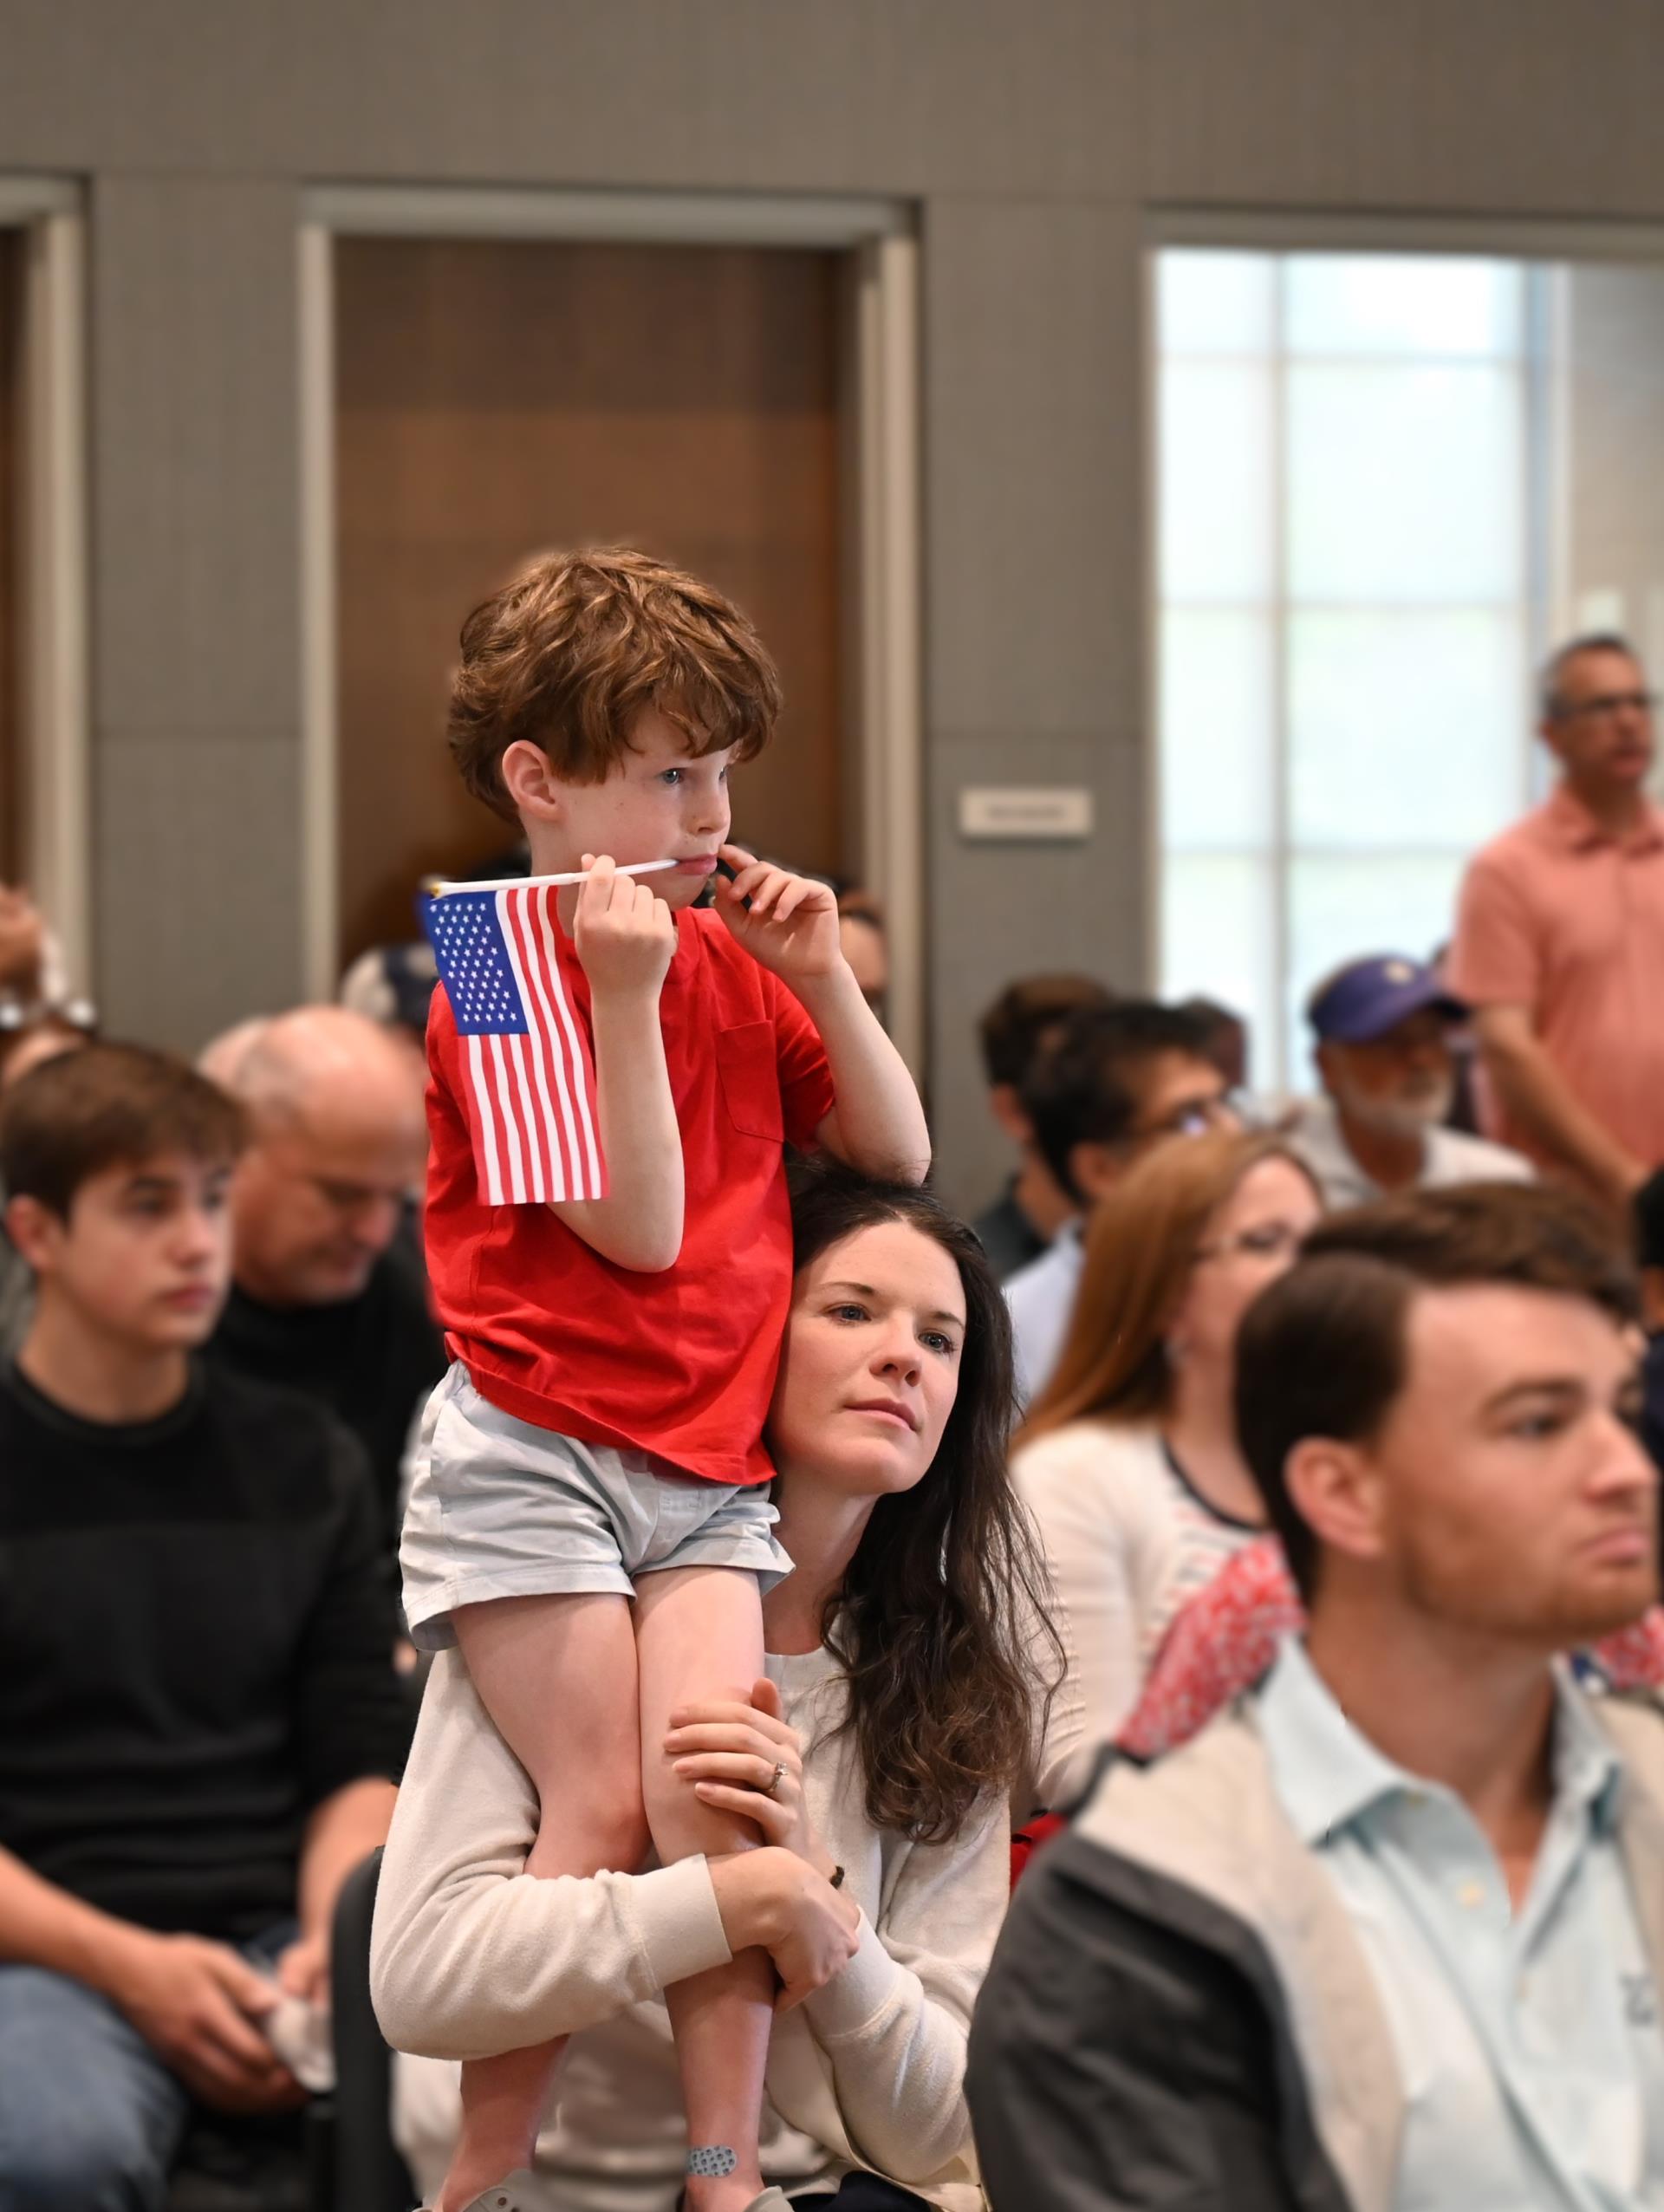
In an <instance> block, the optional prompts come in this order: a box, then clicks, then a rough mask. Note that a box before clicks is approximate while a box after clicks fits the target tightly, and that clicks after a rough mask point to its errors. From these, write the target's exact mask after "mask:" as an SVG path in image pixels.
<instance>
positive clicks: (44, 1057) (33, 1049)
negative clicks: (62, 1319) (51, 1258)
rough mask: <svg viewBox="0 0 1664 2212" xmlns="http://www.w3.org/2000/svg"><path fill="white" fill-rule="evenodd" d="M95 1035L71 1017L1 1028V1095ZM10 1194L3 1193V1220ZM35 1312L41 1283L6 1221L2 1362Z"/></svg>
mask: <svg viewBox="0 0 1664 2212" xmlns="http://www.w3.org/2000/svg"><path fill="white" fill-rule="evenodd" d="M90 1033H91V1032H90V1031H89V1030H88V1029H87V1028H85V1027H83V1026H82V1025H81V1023H80V1022H78V1021H75V1020H72V1019H71V1018H69V1016H68V1014H62V1013H48V1014H37V1015H36V1016H35V1017H34V1018H32V1019H30V1020H28V1021H23V1022H20V1023H19V1024H18V1025H16V1027H15V1028H5V1027H3V1026H0V1091H3V1090H5V1089H6V1088H7V1087H8V1085H9V1084H11V1083H17V1082H19V1081H20V1080H21V1079H22V1078H23V1077H24V1076H26V1075H27V1074H28V1073H29V1070H31V1069H32V1068H38V1067H41V1066H42V1065H43V1064H45V1063H46V1062H47V1061H48V1060H51V1059H55V1058H56V1057H57V1055H58V1054H59V1053H60V1052H73V1051H76V1050H77V1048H78V1047H79V1046H81V1045H82V1044H86V1043H87V1041H88V1037H89V1035H90ZM4 1206H5V1192H4V1189H3V1188H0V1214H3V1211H4ZM34 1311H35V1278H34V1277H33V1276H32V1275H31V1274H30V1273H29V1265H28V1263H27V1262H26V1261H25V1259H23V1254H22V1253H21V1252H19V1251H18V1250H17V1247H16V1246H15V1245H14V1244H13V1243H12V1241H11V1239H10V1237H9V1236H8V1235H7V1234H6V1232H5V1228H4V1225H3V1221H0V1359H3V1358H5V1357H6V1356H7V1355H8V1354H9V1353H11V1352H14V1351H16V1349H17V1347H18V1345H19V1344H20V1343H22V1342H23V1332H24V1330H26V1329H27V1328H28V1327H29V1317H30V1316H31V1314H32V1313H33V1312H34Z"/></svg>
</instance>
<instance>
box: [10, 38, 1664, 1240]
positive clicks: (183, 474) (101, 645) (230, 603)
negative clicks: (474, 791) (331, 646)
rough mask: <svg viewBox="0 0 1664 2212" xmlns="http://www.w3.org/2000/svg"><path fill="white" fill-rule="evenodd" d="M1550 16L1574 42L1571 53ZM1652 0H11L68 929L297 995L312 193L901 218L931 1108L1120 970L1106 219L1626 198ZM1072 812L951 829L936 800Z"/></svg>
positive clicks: (1577, 208)
mask: <svg viewBox="0 0 1664 2212" xmlns="http://www.w3.org/2000/svg"><path fill="white" fill-rule="evenodd" d="M1591 25H1594V26H1596V27H1597V29H1598V35H1597V36H1596V35H1592V34H1591V28H1590V27H1591ZM1661 95H1664V9H1661V8H1660V7H1659V6H1658V5H1657V4H1656V0H1602V6H1601V7H1600V8H1599V9H1598V10H1590V9H1589V8H1588V7H1587V6H1586V5H1583V4H1580V0H1021V3H1020V4H1019V0H466V4H464V0H236V4H234V5H228V4H226V0H150V4H146V5H144V6H134V5H133V4H132V0H12V4H11V5H10V6H9V7H8V8H7V10H5V12H4V15H3V17H0V161H3V163H4V165H5V166H7V167H10V168H16V169H17V170H28V171H46V172H64V173H68V174H72V175H77V176H81V177H82V178H85V179H87V180H88V184H89V186H90V214H91V261H92V271H91V297H90V342H91V376H92V396H91V410H90V412H91V422H90V431H91V439H92V450H91V523H92V533H93V543H94V575H93V583H94V602H93V624H94V776H95V789H96V814H97V846H96V856H95V860H96V884H97V896H98V904H97V942H98V974H99V987H100V992H101V997H102V999H103V1000H104V1002H105V1005H106V1008H107V1012H108V1015H109V1018H110V1019H111V1021H112V1023H113V1024H114V1025H116V1026H117V1027H120V1028H124V1029H128V1030H133V1031H144V1032H146V1033H151V1034H156V1035H162V1036H168V1037H172V1038H176V1039H177V1040H179V1042H181V1043H184V1044H191V1043H194V1042H195V1041H197V1040H198V1038H201V1037H202V1036H203V1035H204V1034H205V1032H206V1031H208V1030H210V1029H211V1028H212V1027H213V1026H214V1025H217V1024H218V1023H221V1022H224V1021H227V1020H229V1019H231V1018H234V1017H235V1016H237V1015H238V1014H240V1013H243V1012H248V1011H250V1009H252V1008H254V1007H257V1006H260V1005H274V1004H276V1003H279V1002H280V1001H282V1000H283V999H286V998H287V997H289V995H291V994H292V993H293V992H294V991H295V990H296V988H297V987H298V978H299V972H300V942H301V934H300V927H299V921H298V917H297V912H296V907H297V899H298V883H299V854H298V812H297V810H298V792H299V784H298V767H299V727H298V725H299V700H298V692H299V656H298V650H297V621H298V616H297V602H298V592H297V569H298V555H297V550H296V549H297V534H296V312H295V249H294V236H293V233H294V224H295V218H296V205H297V195H298V192H299V190H300V188H301V186H302V185H303V184H305V183H308V182H313V181H322V180H355V179H383V180H389V181H398V180H401V179H408V180H412V181H416V180H426V181H456V182H471V183H504V184H517V183H518V184H523V183H528V182H538V183H549V184H582V185H637V186H673V187H688V188H696V187H705V188H718V187H719V188H722V189H727V190H732V189H754V190H757V191H760V192H794V191H805V192H806V191H814V192H836V191H842V190H855V191H861V192H884V193H893V194H900V195H904V196H907V197H909V198H913V199H914V200H915V201H916V202H917V203H918V205H919V207H920V222H921V235H922V242H923V290H924V311H925V341H924V342H925V348H926V353H925V361H924V387H925V420H924V432H925V460H924V485H923V497H924V514H925V533H926V536H925V558H926V702H925V706H926V732H927V735H926V745H927V777H928V790H927V799H928V815H929V821H930V823H931V830H930V838H929V850H928V853H927V855H926V859H927V862H928V865H929V869H930V933H931V984H932V997H933V1092H934V1098H935V1104H936V1111H937V1119H938V1126H939V1141H940V1151H941V1158H942V1166H943V1180H944V1184H945V1187H946V1189H947V1190H948V1192H949V1194H951V1195H953V1196H955V1197H959V1198H963V1199H967V1200H968V1199H971V1198H973V1197H975V1196H977V1195H978V1194H980V1192H981V1191H982V1189H983V1187H985V1186H986V1185H987V1184H989V1183H990V1182H991V1181H992V1180H993V1179H994V1178H995V1176H996V1174H998V1166H999V1159H1000V1155H999V1149H998V1145H997V1144H996V1143H995V1142H994V1141H993V1138H992V1135H991V1130H990V1129H988V1127H987V1125H986V1122H985V1116H984V1115H983V1111H982V1108H981V1103H980V1098H979V1090H978V1082H977V1079H976V1075H975V1069H974V1060H973V1055H972V1043H971V1028H972V1019H973V1018H974V1015H975V1012H976V1011H977V1009H978V1005H980V1004H981V1003H982V1001H983V1000H984V999H985V998H986V997H987V996H988V995H989V994H990V993H991V992H992V991H993V990H994V989H995V988H996V987H997V986H998V985H999V984H1000V983H1002V982H1003V981H1004V980H1005V979H1007V978H1008V977H1009V976H1011V975H1012V974H1015V973H1022V972H1023V971H1024V970H1025V969H1029V968H1032V967H1035V966H1048V967H1056V966H1063V965H1072V964H1079V965H1084V966H1091V967H1095V968H1096V969H1098V970H1099V971H1100V972H1101V973H1103V974H1104V975H1105V976H1106V977H1108V979H1111V980H1112V981H1115V982H1116V983H1119V984H1121V985H1122V986H1132V985H1134V984H1136V983H1138V982H1139V981H1140V980H1141V979H1142V976H1143V974H1144V969H1145V957H1146V947H1145V943H1144V934H1143V914H1144V903H1145V884H1144V874H1143V871H1144V843H1145V841H1144V829H1143V824H1144V817H1145V774H1144V760H1145V749H1144V745H1143V736H1144V717H1145V706H1144V676H1143V666H1142V660H1143V623H1142V619H1141V608H1142V600H1143V592H1144V589H1145V578H1144V561H1143V544H1144V527H1145V525H1144V510H1145V487H1144V480H1143V472H1142V460H1141V448H1142V440H1141V409H1142V405H1143V393H1142V374H1141V361H1142V343H1143V341H1142V335H1141V322H1140V301H1141V276H1140V269H1141V237H1142V228H1141V226H1142V224H1143V222H1144V219H1145V215H1146V212H1147V211H1148V210H1151V209H1154V208H1160V207H1162V206H1167V205H1187V206H1202V205H1205V206H1213V207H1218V208H1225V209H1240V208H1258V209H1276V208H1288V209H1294V210H1302V211H1304V210H1311V209H1339V210H1349V209H1370V210H1375V211H1405V212H1412V211H1413V212H1415V213H1418V214H1421V215H1427V214H1438V213H1442V212H1452V211H1454V212H1470V213H1491V214H1527V215H1533V216H1556V217H1562V218H1577V217H1591V218H1593V217H1599V218H1623V217H1628V216H1633V217H1636V218H1657V217H1658V216H1660V215H1661V214H1664V160H1661V159H1660V157H1659V139H1658V123H1657V118H1658V116H1659V114H1660V113H1661V111H1664V96H1661ZM1052 779H1056V780H1058V781H1068V782H1071V783H1075V782H1078V783H1082V784H1086V785H1088V786H1089V788H1090V789H1091V790H1092V791H1093V792H1094V794H1095V798H1096V803H1097V824H1098V826H1097V830H1096V833H1095V836H1094V838H1093V839H1092V841H1091V843H1089V845H1087V846H1084V847H1076V848H1063V849H1056V850H1048V851H1046V852H1044V853H1041V854H1033V853H1024V852H1023V851H1022V850H1020V849H1012V848H1007V847H998V846H976V847H968V846H965V845H964V844H962V843H960V841H959V837H958V836H957V833H956V831H955V830H954V829H953V827H952V823H953V818H954V803H955V799H956V796H957V793H958V790H959V788H960V787H961V786H962V785H963V784H966V783H969V782H978V783H981V782H988V781H1000V780H1013V781H1017V780H1020V781H1023V782H1025V783H1031V782H1039V781H1049V780H1052Z"/></svg>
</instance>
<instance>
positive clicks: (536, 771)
mask: <svg viewBox="0 0 1664 2212" xmlns="http://www.w3.org/2000/svg"><path fill="white" fill-rule="evenodd" d="M497 772H498V774H499V775H500V776H501V777H502V778H503V787H504V790H506V791H507V793H508V795H509V797H510V801H511V802H512V803H513V805H514V807H515V809H516V810H517V812H519V813H520V814H522V815H530V816H531V817H532V819H533V820H534V821H536V822H558V821H559V820H560V819H561V815H562V794H561V786H560V784H559V783H558V782H557V781H556V777H555V771H553V769H551V768H550V766H549V756H548V754H547V753H545V752H544V751H543V748H542V747H541V746H540V745H533V744H532V743H531V741H530V738H516V739H515V741H514V743H513V744H512V745H510V746H508V747H507V748H506V750H505V751H504V754H503V758H501V760H499V761H498V763H497Z"/></svg>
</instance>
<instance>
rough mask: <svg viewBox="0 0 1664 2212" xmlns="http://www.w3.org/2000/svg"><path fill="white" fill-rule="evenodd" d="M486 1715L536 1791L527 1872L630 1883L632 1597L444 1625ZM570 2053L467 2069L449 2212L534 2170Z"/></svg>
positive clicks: (475, 1616)
mask: <svg viewBox="0 0 1664 2212" xmlns="http://www.w3.org/2000/svg"><path fill="white" fill-rule="evenodd" d="M452 1620H453V1624H454V1626H455V1628H456V1631H457V1642H458V1644H459V1645H460V1647H461V1650H462V1656H463V1658H464V1659H465V1661H466V1662H467V1667H468V1672H469V1673H470V1675H471V1676H472V1677H473V1682H474V1687H475V1688H476V1689H477V1690H478V1692H479V1695H480V1699H481V1701H482V1702H483V1704H484V1707H485V1709H486V1711H487V1712H488V1713H489V1714H491V1718H492V1720H493V1721H495V1722H496V1723H497V1727H498V1729H499V1730H500V1731H501V1733H502V1735H503V1737H504V1741H505V1742H506V1743H507V1744H508V1747H509V1748H510V1751H512V1752H513V1753H514V1755H515V1757H516V1758H517V1760H519V1761H520V1764H521V1765H522V1766H523V1767H524V1768H525V1770H526V1772H527V1773H529V1774H530V1777H531V1779H532V1780H533V1782H534V1783H535V1784H536V1788H537V1794H538V1797H539V1799H540V1800H541V1802H542V1805H543V1812H542V1816H541V1818H542V1825H541V1826H540V1828H539V1831H538V1835H537V1841H536V1844H534V1845H533V1846H532V1851H531V1856H530V1857H529V1858H528V1859H527V1861H526V1871H527V1872H528V1873H529V1874H542V1875H546V1876H547V1875H556V1874H575V1875H588V1874H598V1873H599V1872H601V1870H602V1869H603V1868H605V1867H611V1868H614V1869H616V1870H618V1871H620V1872H621V1873H630V1872H633V1871H634V1869H635V1868H636V1867H637V1866H639V1865H640V1863H641V1860H642V1859H643V1858H644V1857H646V1855H647V1844H648V1836H647V1821H646V1818H645V1817H644V1815H643V1812H642V1807H641V1778H640V1755H639V1753H638V1749H637V1746H638V1744H639V1741H640V1722H639V1719H638V1708H637V1699H636V1659H635V1637H634V1632H633V1630H632V1626H631V1622H630V1605H629V1600H628V1599H627V1598H626V1597H614V1596H612V1595H610V1594H607V1595H595V1596H588V1595H570V1596H563V1597H499V1598H497V1599H495V1600H494V1601H493V1602H492V1603H491V1604H488V1605H465V1606H460V1607H458V1610H457V1611H456V1613H455V1614H454V1615H453V1616H452ZM565 2048H566V2042H565V2039H564V2038H563V2037H562V2038H561V2039H560V2040H557V2041H556V2042H553V2043H544V2044H541V2045H539V2046H536V2048H535V2049H531V2050H527V2051H508V2052H504V2053H503V2054H502V2055H501V2056H500V2057H498V2058H494V2059H468V2060H467V2061H465V2064H464V2066H463V2069H462V2133H461V2135H460V2137H458V2143H457V2149H456V2155H455V2156H454V2157H452V2161H451V2165H450V2168H449V2170H448V2171H447V2173H446V2175H445V2186H444V2187H443V2189H441V2190H440V2191H439V2198H438V2203H439V2206H441V2207H443V2208H444V2212H453V2208H455V2207H456V2206H458V2205H463V2204H467V2203H468V2202H471V2200H472V2199H473V2198H474V2197H476V2196H478V2195H479V2193H480V2191H481V2190H482V2189H489V2188H490V2187H491V2184H492V2183H493V2182H499V2181H501V2180H502V2178H503V2176H504V2175H505V2174H509V2173H512V2172H513V2171H514V2170H515V2169H516V2168H517V2167H519V2166H530V2163H531V2158H532V2150H533V2148H534V2146H535V2145H536V2140H537V2131H538V2129H539V2127H540V2126H541V2124H542V2123H543V2112H544V2109H545V2107H546V2105H548V2102H549V2091H550V2089H551V2087H552V2086H553V2083H554V2079H555V2069H556V2066H558V2065H559V2063H560V2058H561V2053H562V2051H563V2050H564V2049H565Z"/></svg>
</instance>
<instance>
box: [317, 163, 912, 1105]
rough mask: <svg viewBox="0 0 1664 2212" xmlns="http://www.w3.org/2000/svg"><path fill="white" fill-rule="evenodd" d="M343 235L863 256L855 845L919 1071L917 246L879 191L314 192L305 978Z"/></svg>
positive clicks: (331, 888)
mask: <svg viewBox="0 0 1664 2212" xmlns="http://www.w3.org/2000/svg"><path fill="white" fill-rule="evenodd" d="M338 234H339V235H346V236H353V237H365V236H377V237H453V238H455V237H468V238H494V239H502V238H567V239H583V240H605V241H620V242H630V243H637V244H649V243H650V244H661V245H760V246H799V247H802V246H809V247H822V248H829V249H832V250H841V251H844V252H848V253H850V254H852V255H853V256H854V257H855V276H856V286H855V299H856V309H855V324H856V328H855V334H854V335H855V348H854V352H855V408H854V413H855V443H856V452H855V467H854V470H853V472H852V481H853V484H854V487H855V491H854V504H855V514H854V516H853V517H852V518H851V519H852V524H853V530H852V534H853V537H854V538H855V555H856V574H857V588H856V601H857V604H856V605H855V608H852V609H851V610H850V612H851V613H852V614H853V615H854V618H855V631H856V635H857V640H858V644H857V663H858V682H857V695H858V698H859V701H860V709H861V853H862V864H863V874H864V877H865V881H866V883H867V885H868V888H870V889H871V890H873V891H874V894H875V895H877V897H878V898H879V899H880V900H881V901H882V903H883V907H884V913H885V921H886V927H887V939H888V947H889V956H890V992H889V1021H890V1028H891V1031H892V1033H893V1034H894V1038H895V1040H896V1043H897V1044H898V1045H899V1046H900V1051H901V1052H902V1054H903V1056H904V1057H905V1058H906V1059H907V1064H908V1065H909V1066H910V1067H911V1068H912V1069H913V1072H914V1073H915V1075H918V1074H920V1073H921V1072H922V1070H923V1064H924V1044H925V973H924V850H923V798H922V776H923V742H922V720H923V698H922V680H921V652H920V638H921V633H922V621H923V615H922V600H921V581H920V468H919V311H918V286H919V265H918V246H917V243H916V239H915V236H914V231H913V218H912V213H911V211H910V210H909V208H908V207H907V205H906V204H905V203H902V202H900V201H895V200H889V199H873V198H827V197H806V198H797V197H795V196H792V197H773V198H770V197H766V196H761V195H759V196H753V195H751V194H749V193H738V192H588V191H571V192H568V191H554V190H551V191H537V190H533V191H525V192H521V191H496V190H488V189H484V188H481V189H478V190H476V189H472V188H469V187H459V188H451V187H447V186H423V185H411V186H404V185H363V186H360V185H318V186H315V187H313V188H312V189H310V190H309V191H308V192H307V193H306V194H305V195H304V198H303V201H302V222H301V229H300V237H299V252H300V341H301V363H300V375H301V455H302V464H301V465H302V485H301V495H302V496H301V520H302V529H301V557H302V580H301V595H302V598H301V603H302V655H303V662H304V667H303V677H302V718H303V768H302V777H303V786H302V788H303V799H302V885H303V894H304V895H303V899H302V929H303V932H304V937H303V958H304V963H305V969H304V972H305V976H306V987H307V990H308V992H309V995H310V996H312V997H314V998H324V999H327V998H333V997H334V995H335V986H336V981H337V977H336V973H335V966H336V947H337V943H338V922H339V897H338V890H337V882H338V878H337V836H338V830H337V823H336V811H335V790H336V747H337V743H338V732H337V727H336V643H335V483H334V453H335V331H334V320H335V317H334V308H335V298H334V242H335V237H336V236H337V235H338Z"/></svg>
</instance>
